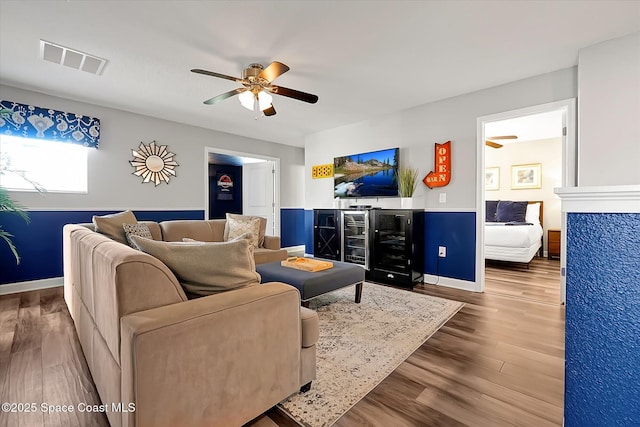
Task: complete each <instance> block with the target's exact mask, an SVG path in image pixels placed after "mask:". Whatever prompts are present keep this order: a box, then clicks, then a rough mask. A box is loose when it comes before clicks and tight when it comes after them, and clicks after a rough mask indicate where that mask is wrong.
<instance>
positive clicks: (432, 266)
mask: <svg viewBox="0 0 640 427" xmlns="http://www.w3.org/2000/svg"><path fill="white" fill-rule="evenodd" d="M424 245H425V251H424V252H425V254H424V257H425V259H424V265H425V273H426V274H432V275H434V276H440V277H448V278H451V279H459V280H465V281H468V282H475V280H476V214H475V212H425V221H424ZM438 246H446V248H447V256H446V258H440V257H438Z"/></svg>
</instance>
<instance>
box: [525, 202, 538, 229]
mask: <svg viewBox="0 0 640 427" xmlns="http://www.w3.org/2000/svg"><path fill="white" fill-rule="evenodd" d="M524 220H525V221H526V222H530V223H531V224H540V203H529V204H528V205H527V213H526V214H525V216H524Z"/></svg>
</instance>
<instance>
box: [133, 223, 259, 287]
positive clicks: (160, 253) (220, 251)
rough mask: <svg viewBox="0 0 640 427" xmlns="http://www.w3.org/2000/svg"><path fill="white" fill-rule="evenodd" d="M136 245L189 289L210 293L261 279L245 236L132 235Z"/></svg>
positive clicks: (243, 285) (252, 283)
mask: <svg viewBox="0 0 640 427" xmlns="http://www.w3.org/2000/svg"><path fill="white" fill-rule="evenodd" d="M131 239H132V240H133V242H134V243H135V244H136V246H137V247H138V248H139V249H140V250H141V251H144V252H146V253H148V254H150V255H152V256H154V257H156V258H158V259H159V260H160V261H162V262H163V263H165V264H166V265H167V267H169V269H171V270H172V271H173V273H174V274H175V275H176V277H177V278H178V280H179V281H180V283H181V284H182V286H183V287H184V288H185V289H186V290H187V291H188V292H190V293H193V294H197V295H211V294H215V293H218V292H223V291H228V290H231V289H238V288H242V287H245V286H252V285H257V284H259V283H260V275H259V274H258V273H257V272H256V265H255V261H254V259H253V250H252V247H251V244H250V243H249V241H248V240H246V239H242V240H238V241H235V242H209V243H203V242H197V243H184V242H157V241H154V240H150V239H145V238H144V237H139V236H132V237H131Z"/></svg>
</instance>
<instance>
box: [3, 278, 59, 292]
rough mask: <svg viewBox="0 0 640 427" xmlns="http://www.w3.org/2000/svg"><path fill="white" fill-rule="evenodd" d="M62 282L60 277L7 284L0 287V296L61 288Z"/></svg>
mask: <svg viewBox="0 0 640 427" xmlns="http://www.w3.org/2000/svg"><path fill="white" fill-rule="evenodd" d="M63 280H64V279H63V278H62V277H52V278H50V279H40V280H29V281H28V282H17V283H7V284H5V285H0V295H8V294H15V293H18V292H27V291H35V290H38V289H47V288H55V287H57V286H62V285H63Z"/></svg>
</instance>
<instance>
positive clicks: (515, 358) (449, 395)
mask: <svg viewBox="0 0 640 427" xmlns="http://www.w3.org/2000/svg"><path fill="white" fill-rule="evenodd" d="M538 261H539V262H538ZM535 264H536V265H535V266H534V265H533V263H532V266H531V269H530V270H533V271H534V274H531V271H529V272H528V273H527V270H526V269H525V270H524V271H519V270H518V269H517V268H516V269H513V270H511V269H508V270H506V272H505V271H504V269H502V268H495V269H494V268H487V272H486V286H487V292H486V293H483V294H477V293H470V292H465V291H459V290H456V289H450V288H445V287H439V286H430V285H421V286H418V287H416V288H415V292H420V293H424V294H428V295H433V296H438V297H443V298H449V299H453V300H458V301H463V302H465V303H466V305H465V307H464V308H463V309H462V310H460V312H458V314H456V315H455V316H454V317H453V318H452V319H451V320H450V321H449V322H448V323H447V324H446V325H445V326H443V327H442V328H441V329H440V330H439V331H438V332H436V333H435V334H434V335H433V336H432V337H431V338H430V339H429V340H428V341H427V342H426V343H424V344H423V345H422V346H421V347H420V348H419V349H418V350H417V351H416V352H414V353H413V354H412V355H411V356H410V357H409V358H408V359H407V360H406V361H405V362H404V363H402V364H401V365H400V366H399V367H398V368H397V369H396V370H395V371H394V372H393V373H392V374H391V375H390V376H389V377H387V378H386V379H385V380H384V381H383V382H382V383H380V384H379V385H378V386H377V387H376V388H375V389H374V390H373V391H372V392H371V393H369V394H368V395H367V396H366V397H365V398H364V399H363V400H361V401H360V402H358V403H357V404H356V405H355V406H354V407H353V408H352V409H351V410H349V411H348V412H347V413H346V414H345V415H344V416H343V417H342V418H341V419H340V420H338V422H337V423H336V426H342V427H345V426H508V425H515V426H527V427H528V426H533V425H535V426H560V425H562V419H563V392H564V319H565V317H564V307H563V306H561V305H559V304H558V303H551V302H538V301H535V300H532V299H531V298H530V297H531V296H532V295H537V294H543V295H544V294H545V292H544V290H545V289H546V286H547V284H546V282H547V276H548V275H553V274H558V275H559V272H558V271H557V270H559V263H558V262H557V261H547V260H544V259H540V260H537V261H536V263H535ZM554 269H555V270H554ZM535 272H537V273H535ZM507 283H513V284H519V285H524V287H523V288H522V289H523V290H521V291H519V292H521V293H516V294H514V295H510V294H507V293H502V292H499V293H497V292H494V291H491V290H490V289H491V288H492V287H495V288H496V289H501V288H502V289H504V288H506V289H507V291H508V285H507ZM529 288H530V289H529ZM536 288H540V289H538V290H535V291H534V290H533V289H536ZM524 289H529V290H524ZM365 292H366V290H365ZM0 401H2V402H7V401H9V402H32V401H33V402H37V403H38V405H39V404H40V402H46V403H53V404H64V403H68V402H94V403H96V404H98V403H99V400H98V397H97V393H96V391H95V387H94V385H93V382H92V381H91V377H90V375H89V373H88V369H87V367H86V362H85V360H84V357H83V355H82V352H81V350H80V346H79V343H78V341H77V337H76V335H75V329H74V328H73V325H72V323H71V318H70V317H69V314H68V312H67V310H66V306H65V305H64V301H63V299H62V289H61V288H54V289H47V290H41V291H32V292H25V293H22V294H14V295H6V296H0ZM268 416H269V417H268V418H267V417H265V416H262V417H259V418H258V419H256V420H255V421H254V422H252V423H250V424H249V425H251V426H252V427H260V426H266V425H274V423H275V424H276V425H279V426H289V425H295V423H293V422H292V421H291V420H289V419H288V418H287V417H286V416H284V415H283V414H281V413H279V412H278V411H277V410H276V409H272V410H271V411H269V412H268ZM5 425H7V426H19V425H27V426H44V425H47V426H49V425H56V426H57V425H64V426H76V425H77V426H105V425H108V424H107V420H106V417H105V416H104V415H102V414H100V413H97V414H96V413H89V414H86V413H85V414H80V413H78V412H75V413H73V414H59V413H57V414H43V413H42V412H41V411H37V412H36V413H33V414H13V413H10V414H7V413H0V426H5Z"/></svg>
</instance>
